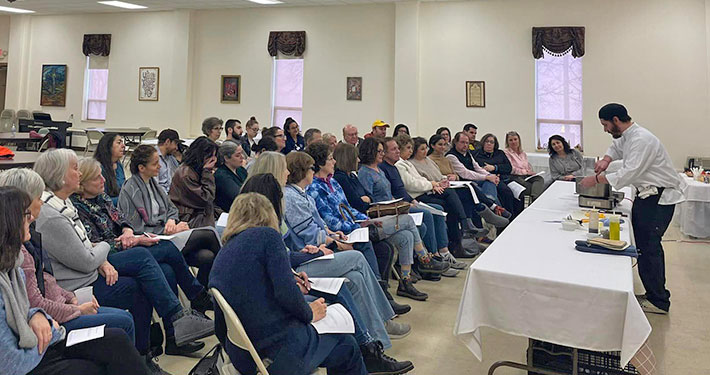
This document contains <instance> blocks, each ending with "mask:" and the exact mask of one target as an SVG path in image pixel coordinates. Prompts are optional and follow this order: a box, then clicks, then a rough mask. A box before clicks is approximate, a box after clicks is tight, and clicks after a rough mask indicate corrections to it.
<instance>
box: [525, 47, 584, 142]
mask: <svg viewBox="0 0 710 375" xmlns="http://www.w3.org/2000/svg"><path fill="white" fill-rule="evenodd" d="M535 76H536V86H535V98H536V111H535V112H536V116H537V121H536V126H535V134H536V136H537V148H538V149H545V148H547V140H548V139H549V138H550V136H551V135H554V134H559V135H561V136H562V137H564V138H565V139H566V140H567V142H569V144H570V146H571V147H576V148H578V149H579V150H582V149H583V147H582V58H574V57H572V53H571V52H567V53H566V54H564V55H563V56H553V55H550V54H548V53H547V51H545V52H544V57H543V58H542V59H537V60H535Z"/></svg>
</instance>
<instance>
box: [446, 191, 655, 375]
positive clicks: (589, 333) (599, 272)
mask: <svg viewBox="0 0 710 375" xmlns="http://www.w3.org/2000/svg"><path fill="white" fill-rule="evenodd" d="M630 206H631V204H630V203H629V202H628V201H625V202H624V203H623V204H622V207H621V211H623V212H627V213H628V212H630ZM577 209H579V207H578V206H577V199H576V197H575V196H574V184H573V183H571V182H562V181H558V182H555V183H554V184H553V185H552V186H550V188H549V189H547V190H546V191H545V193H544V194H543V195H542V196H540V198H538V199H537V200H536V201H535V202H534V203H533V204H532V205H531V206H530V207H529V208H527V209H526V210H525V211H523V213H522V214H521V215H520V216H519V217H518V218H516V219H515V220H514V221H513V222H512V223H511V224H510V225H509V226H508V228H507V229H506V230H505V231H504V232H503V233H502V234H501V235H500V236H499V237H498V238H497V239H496V241H495V242H494V243H493V244H492V245H491V246H490V247H489V248H488V249H487V250H486V252H485V253H483V255H481V257H480V258H479V259H477V260H476V262H474V263H473V265H471V267H470V268H469V270H468V274H467V276H466V284H465V287H464V291H463V295H462V298H461V303H460V306H459V312H458V317H457V321H456V326H455V327H454V334H455V335H456V336H457V337H458V338H459V339H460V340H461V341H463V342H464V343H465V344H466V346H467V347H468V348H469V349H470V350H471V351H472V352H473V354H474V355H475V356H476V357H477V358H478V359H479V360H481V359H482V345H483V343H482V341H481V334H480V330H479V329H480V327H482V326H487V327H492V328H495V329H497V330H500V331H503V332H506V333H509V334H513V335H519V336H524V337H530V338H534V339H538V340H544V341H548V342H552V343H555V344H559V345H566V346H570V347H575V348H581V349H588V350H595V351H621V360H622V362H623V363H624V364H626V363H628V361H629V360H630V359H631V357H632V356H633V355H634V354H635V353H636V351H638V349H639V348H640V347H641V345H642V344H643V343H644V342H645V341H646V339H647V338H648V336H649V334H650V333H651V326H650V324H649V323H648V320H647V319H646V316H645V315H644V313H643V311H642V310H641V307H640V306H639V304H638V302H637V301H636V298H635V297H634V290H633V276H632V270H631V265H632V259H631V258H629V257H624V256H616V255H600V254H588V253H582V252H579V251H577V250H575V249H574V240H578V239H584V238H585V235H586V234H585V232H584V231H581V230H578V231H573V232H568V231H563V230H562V228H561V225H560V224H559V223H546V222H544V221H546V220H560V219H562V218H564V217H565V216H567V215H568V214H569V213H570V212H572V211H574V210H577ZM622 228H623V229H622V232H621V239H623V240H629V233H630V232H629V231H630V220H629V219H628V218H627V219H625V223H624V224H622Z"/></svg>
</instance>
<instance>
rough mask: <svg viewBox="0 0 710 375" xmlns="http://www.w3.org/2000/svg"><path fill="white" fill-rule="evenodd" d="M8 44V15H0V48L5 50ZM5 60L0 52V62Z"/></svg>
mask: <svg viewBox="0 0 710 375" xmlns="http://www.w3.org/2000/svg"><path fill="white" fill-rule="evenodd" d="M9 44H10V16H0V49H1V50H3V51H7V47H8V46H9ZM4 62H7V57H2V54H0V63H4Z"/></svg>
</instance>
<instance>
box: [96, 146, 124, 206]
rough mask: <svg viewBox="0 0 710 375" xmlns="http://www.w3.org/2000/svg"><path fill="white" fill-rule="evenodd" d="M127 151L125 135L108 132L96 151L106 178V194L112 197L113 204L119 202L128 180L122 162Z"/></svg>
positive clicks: (102, 172)
mask: <svg viewBox="0 0 710 375" xmlns="http://www.w3.org/2000/svg"><path fill="white" fill-rule="evenodd" d="M125 152H126V145H125V144H124V141H123V137H121V136H120V135H118V134H116V133H106V134H105V135H104V136H103V137H101V139H100V140H99V144H98V145H97V146H96V151H95V152H94V159H96V160H98V161H99V163H101V174H102V175H103V176H104V179H106V194H108V196H109V197H111V199H112V200H113V204H116V202H118V194H119V193H120V192H121V188H122V187H123V183H124V182H126V173H125V172H124V171H123V164H122V163H121V159H123V155H125Z"/></svg>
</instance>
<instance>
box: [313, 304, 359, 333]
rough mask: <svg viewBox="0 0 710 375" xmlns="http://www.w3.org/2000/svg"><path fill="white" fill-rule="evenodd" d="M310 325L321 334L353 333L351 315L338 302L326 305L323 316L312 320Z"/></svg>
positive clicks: (353, 327) (353, 324)
mask: <svg viewBox="0 0 710 375" xmlns="http://www.w3.org/2000/svg"><path fill="white" fill-rule="evenodd" d="M311 325H312V326H313V327H315V329H316V331H317V332H318V333H319V334H321V335H322V334H325V333H355V322H354V321H353V317H352V315H350V313H349V312H348V310H347V309H346V308H345V307H343V305H341V304H339V303H336V304H334V305H330V306H328V308H327V310H326V313H325V318H323V319H321V320H319V321H317V322H312V323H311Z"/></svg>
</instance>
